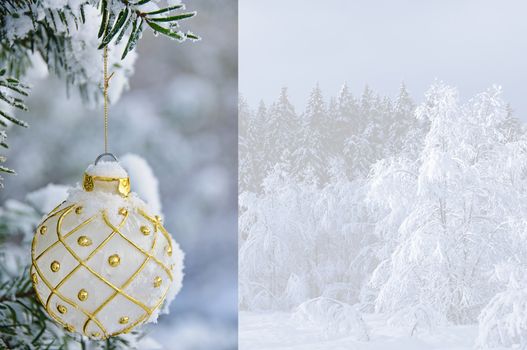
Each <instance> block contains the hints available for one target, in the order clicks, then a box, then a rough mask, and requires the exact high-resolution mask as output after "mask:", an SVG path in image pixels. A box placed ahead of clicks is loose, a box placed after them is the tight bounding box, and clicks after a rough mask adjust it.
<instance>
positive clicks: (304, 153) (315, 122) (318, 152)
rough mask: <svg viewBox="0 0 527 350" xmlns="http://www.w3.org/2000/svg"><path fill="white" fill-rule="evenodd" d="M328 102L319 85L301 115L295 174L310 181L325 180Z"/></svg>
mask: <svg viewBox="0 0 527 350" xmlns="http://www.w3.org/2000/svg"><path fill="white" fill-rule="evenodd" d="M326 112H327V111H326V104H325V102H324V99H323V97H322V91H321V90H320V87H319V86H318V84H317V86H316V87H315V88H314V89H313V90H312V91H311V94H310V96H309V100H308V102H307V106H306V111H305V112H304V114H303V115H302V117H301V123H300V130H299V133H298V134H297V135H298V136H297V137H298V141H299V142H298V146H297V149H295V150H294V151H293V154H292V156H293V174H295V176H296V177H297V178H299V179H302V180H304V181H306V182H309V183H320V182H321V181H324V180H325V176H326V174H327V173H326V171H327V169H326V164H325V163H324V160H325V153H326V150H325V149H324V147H323V137H324V135H327V134H328V132H329V131H328V125H327V123H326V121H327V118H326Z"/></svg>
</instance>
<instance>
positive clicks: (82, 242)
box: [77, 236, 92, 247]
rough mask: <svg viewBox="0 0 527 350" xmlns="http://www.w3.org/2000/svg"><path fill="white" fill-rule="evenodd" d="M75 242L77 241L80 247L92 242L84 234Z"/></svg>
mask: <svg viewBox="0 0 527 350" xmlns="http://www.w3.org/2000/svg"><path fill="white" fill-rule="evenodd" d="M77 243H79V245H80V246H81V247H87V246H90V245H91V244H92V241H91V239H90V238H89V237H86V236H80V237H79V238H78V239H77Z"/></svg>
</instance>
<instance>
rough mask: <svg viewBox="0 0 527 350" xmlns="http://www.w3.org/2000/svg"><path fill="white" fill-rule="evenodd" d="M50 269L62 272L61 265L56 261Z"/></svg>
mask: <svg viewBox="0 0 527 350" xmlns="http://www.w3.org/2000/svg"><path fill="white" fill-rule="evenodd" d="M50 268H51V271H53V272H57V271H58V270H60V263H59V262H58V261H57V260H55V261H53V262H52V263H51V265H50Z"/></svg>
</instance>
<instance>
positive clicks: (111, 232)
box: [31, 203, 174, 338]
mask: <svg viewBox="0 0 527 350" xmlns="http://www.w3.org/2000/svg"><path fill="white" fill-rule="evenodd" d="M109 217H117V218H118V219H119V220H116V221H119V222H118V223H117V224H113V223H112V222H110V219H109ZM31 255H32V267H31V279H32V281H33V285H34V287H35V290H36V292H37V293H36V294H37V296H38V299H39V300H40V302H41V303H42V305H44V307H45V308H46V310H47V312H48V313H49V314H50V315H51V317H53V318H54V319H55V320H56V321H57V322H58V323H60V324H61V325H63V326H64V327H65V328H66V329H67V330H68V331H71V332H74V331H77V332H79V333H83V334H85V335H87V336H89V337H92V338H107V337H109V336H113V335H117V334H120V333H126V332H128V331H130V330H131V329H132V328H134V327H135V326H137V325H139V324H142V323H143V322H144V321H146V320H147V319H148V318H149V317H150V316H151V315H152V313H154V312H155V311H156V310H157V309H158V308H159V307H160V306H161V304H162V302H163V301H164V299H165V297H166V294H167V292H168V290H169V288H170V285H171V283H172V281H173V276H172V271H173V269H174V265H173V260H172V257H171V256H172V240H171V238H170V236H169V234H168V233H167V232H166V230H165V229H164V228H163V226H162V225H161V222H160V219H159V218H158V217H151V216H149V215H147V214H146V213H145V212H143V211H142V210H138V209H133V208H120V209H119V210H118V213H117V215H115V216H112V215H108V213H107V211H106V210H102V211H100V212H98V213H97V214H95V215H92V216H90V217H87V216H85V215H84V213H83V208H82V206H81V205H78V204H66V203H63V204H61V205H59V206H58V207H57V208H55V209H54V210H52V211H51V213H50V214H49V215H48V216H47V218H46V219H45V220H44V221H43V222H42V223H41V224H40V226H39V227H38V228H37V232H36V234H35V237H34V239H33V243H32V248H31Z"/></svg>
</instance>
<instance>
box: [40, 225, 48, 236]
mask: <svg viewBox="0 0 527 350" xmlns="http://www.w3.org/2000/svg"><path fill="white" fill-rule="evenodd" d="M39 232H40V234H41V235H45V234H46V232H48V227H47V226H45V225H44V226H41V227H40V230H39Z"/></svg>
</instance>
